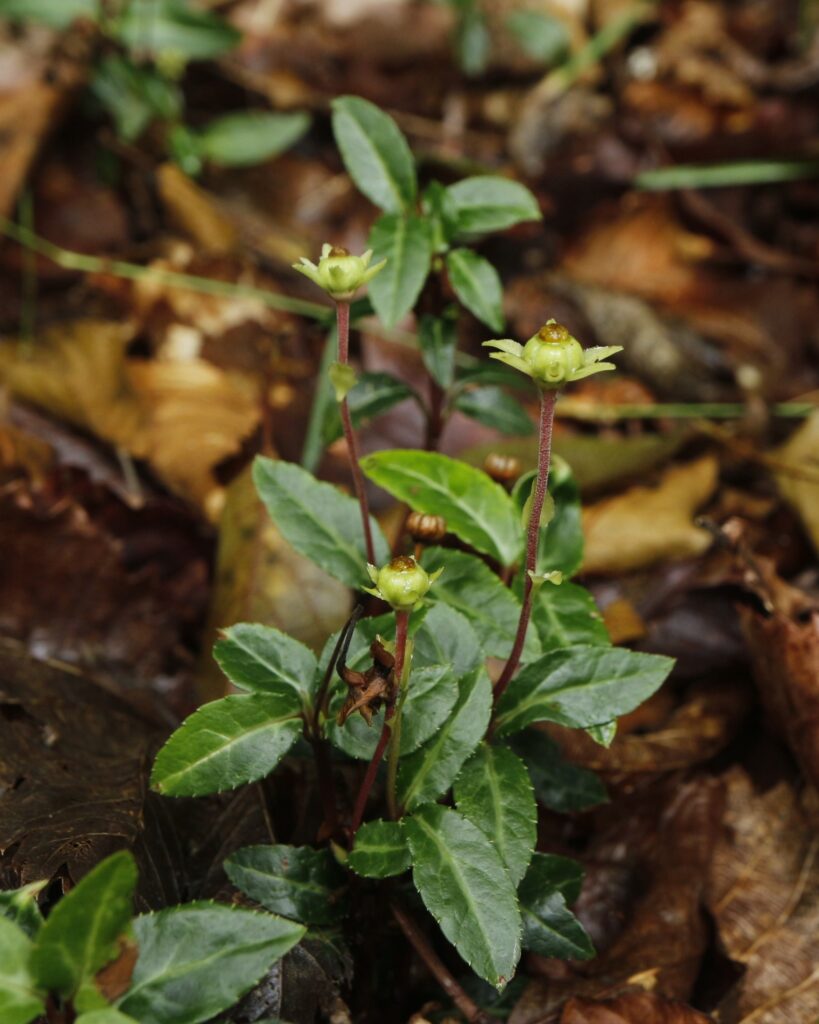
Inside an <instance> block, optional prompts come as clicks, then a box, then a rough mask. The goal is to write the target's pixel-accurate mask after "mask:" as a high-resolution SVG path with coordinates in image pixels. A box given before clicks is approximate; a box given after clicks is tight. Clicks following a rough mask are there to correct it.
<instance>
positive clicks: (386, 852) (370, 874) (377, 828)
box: [347, 819, 412, 878]
mask: <svg viewBox="0 0 819 1024" xmlns="http://www.w3.org/2000/svg"><path fill="white" fill-rule="evenodd" d="M411 864H412V859H411V857H410V852H409V847H408V846H407V840H406V837H405V836H404V830H403V827H402V826H401V824H400V823H399V822H397V821H381V820H380V819H379V820H377V821H368V822H366V823H365V824H364V825H362V826H361V828H360V829H359V830H358V832H356V834H355V845H354V846H353V848H352V850H351V851H350V855H349V857H348V858H347V866H348V867H350V868H351V869H352V870H353V871H355V873H356V874H357V875H362V876H363V877H364V878H391V877H392V876H393V875H402V874H403V873H404V872H405V871H408V870H409V868H410V866H411Z"/></svg>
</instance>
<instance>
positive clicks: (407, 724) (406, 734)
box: [327, 665, 458, 761]
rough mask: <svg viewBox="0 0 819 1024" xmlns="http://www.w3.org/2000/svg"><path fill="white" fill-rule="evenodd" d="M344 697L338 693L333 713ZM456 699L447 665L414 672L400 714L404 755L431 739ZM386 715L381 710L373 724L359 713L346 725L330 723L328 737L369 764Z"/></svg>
mask: <svg viewBox="0 0 819 1024" xmlns="http://www.w3.org/2000/svg"><path fill="white" fill-rule="evenodd" d="M345 689H346V687H345ZM345 696H346V694H345V693H344V692H343V691H342V690H341V689H339V690H337V691H336V695H335V700H334V701H333V702H332V704H331V708H330V710H331V712H332V713H337V712H338V710H339V708H340V707H341V704H342V702H343V700H344V697H345ZM457 696H458V686H457V683H456V681H455V676H453V674H452V670H451V669H450V667H449V666H448V665H433V666H429V667H427V668H416V669H413V671H412V675H411V676H410V682H409V688H408V690H407V697H406V700H405V701H404V708H403V711H402V715H401V756H404V755H406V754H410V753H412V751H413V750H417V749H418V747H420V746H421V744H422V743H425V742H426V741H427V740H428V739H429V738H430V736H432V734H433V733H434V732H435V731H436V729H437V728H438V726H439V725H441V723H442V722H443V721H444V720H445V719H446V717H447V715H448V714H449V713H450V711H451V710H452V708H453V707H454V705H455V700H456V699H457ZM384 714H385V712H384V709H383V708H382V709H381V710H380V711H379V712H378V714H376V715H374V716H373V721H372V725H367V723H366V722H365V721H364V719H363V718H362V717H361V716H360V715H357V714H356V715H353V716H351V717H350V718H348V719H347V721H346V722H345V723H344V725H338V724H337V723H336V722H335V721H330V722H329V723H328V725H327V736H328V738H329V739H330V742H331V743H332V744H333V745H334V746H336V747H338V749H339V750H343V751H344V753H345V754H347V755H348V757H354V758H356V759H357V760H360V761H369V760H370V759H371V758H372V756H373V754H374V753H375V748H376V746H377V745H378V738H379V736H380V735H381V729H382V726H383V725H384Z"/></svg>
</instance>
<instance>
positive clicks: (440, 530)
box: [407, 512, 446, 544]
mask: <svg viewBox="0 0 819 1024" xmlns="http://www.w3.org/2000/svg"><path fill="white" fill-rule="evenodd" d="M407 533H408V534H409V535H410V537H412V539H413V540H414V541H416V543H419V544H437V543H438V541H440V540H443V539H444V537H445V536H446V519H444V517H443V516H432V515H428V514H427V513H426V512H411V513H410V514H409V516H408V517H407Z"/></svg>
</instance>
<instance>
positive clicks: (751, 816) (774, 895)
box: [707, 768, 819, 1024]
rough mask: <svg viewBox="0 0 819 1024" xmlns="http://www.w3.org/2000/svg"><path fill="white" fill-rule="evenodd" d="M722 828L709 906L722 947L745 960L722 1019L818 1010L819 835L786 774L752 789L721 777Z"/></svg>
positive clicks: (737, 1021) (787, 1018)
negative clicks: (770, 785) (723, 786)
mask: <svg viewBox="0 0 819 1024" xmlns="http://www.w3.org/2000/svg"><path fill="white" fill-rule="evenodd" d="M725 781H726V786H727V796H726V801H727V802H726V811H725V819H724V822H725V829H724V833H723V835H722V837H721V839H720V841H719V842H718V843H717V846H716V848H715V850H714V856H713V859H712V861H711V864H710V868H709V878H708V890H707V898H708V906H709V909H710V911H711V913H712V915H713V916H714V919H715V921H716V926H717V930H718V934H719V938H720V942H721V943H722V945H723V947H724V949H725V951H726V952H727V953H728V955H729V956H730V957H731V959H732V960H735V961H737V962H739V963H741V964H743V965H744V966H745V973H744V974H743V976H742V977H741V979H740V980H739V982H738V983H737V985H736V986H735V988H734V989H733V990H732V991H731V992H730V993H729V994H728V995H727V996H726V997H725V998H724V999H723V1000H722V1002H721V1003H720V1006H719V1011H718V1020H719V1021H720V1024H743V1022H753V1024H795V1022H796V1021H800V1022H801V1021H805V1022H808V1021H814V1020H816V1018H817V1016H819V966H817V964H819V859H818V858H817V854H819V840H818V839H817V836H816V823H815V804H816V799H815V795H814V794H812V793H810V794H807V795H806V801H805V802H806V803H807V804H810V805H811V812H810V813H808V812H807V811H806V809H805V807H803V806H800V804H799V801H798V800H797V797H796V794H795V793H794V791H793V789H792V788H791V787H790V786H789V785H788V783H786V782H780V783H778V784H777V785H776V786H774V787H773V788H771V789H769V790H768V791H767V792H765V793H761V794H760V793H757V792H755V790H754V787H753V784H752V782H751V780H750V778H749V777H748V776H747V775H746V774H745V772H744V771H743V770H742V769H740V768H734V769H732V770H731V771H729V772H728V774H727V776H726V777H725Z"/></svg>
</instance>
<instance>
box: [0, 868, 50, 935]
mask: <svg viewBox="0 0 819 1024" xmlns="http://www.w3.org/2000/svg"><path fill="white" fill-rule="evenodd" d="M47 885H48V882H47V881H45V880H44V881H41V882H30V883H29V884H28V885H23V886H21V887H20V888H19V889H5V890H3V891H2V892H0V917H5V918H6V919H7V920H9V921H13V922H14V924H16V925H18V927H20V928H22V929H23V931H24V932H25V933H26V935H28V937H29V938H30V939H33V938H34V936H35V935H36V934H37V932H38V931H39V930H40V925H41V924H42V923H43V915H42V914H41V913H40V907H39V905H38V903H37V897H38V896H39V895H40V893H41V892H42V891H43V889H44V888H45V887H46V886H47Z"/></svg>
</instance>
